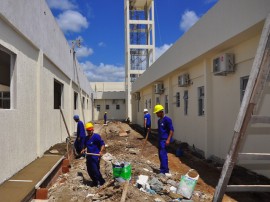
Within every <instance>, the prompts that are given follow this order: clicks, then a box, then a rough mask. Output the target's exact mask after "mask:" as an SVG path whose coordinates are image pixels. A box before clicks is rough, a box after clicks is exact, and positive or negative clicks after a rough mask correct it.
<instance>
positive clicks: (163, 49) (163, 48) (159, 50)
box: [155, 44, 172, 60]
mask: <svg viewBox="0 0 270 202" xmlns="http://www.w3.org/2000/svg"><path fill="white" fill-rule="evenodd" d="M171 46H172V44H164V45H163V46H160V47H156V48H155V51H156V60H157V59H158V58H159V57H160V56H161V55H162V54H163V53H165V52H166V50H168V49H169V48H170V47H171Z"/></svg>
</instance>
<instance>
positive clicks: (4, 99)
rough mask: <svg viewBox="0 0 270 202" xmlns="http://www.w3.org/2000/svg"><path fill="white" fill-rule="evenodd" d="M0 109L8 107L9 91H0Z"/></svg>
mask: <svg viewBox="0 0 270 202" xmlns="http://www.w3.org/2000/svg"><path fill="white" fill-rule="evenodd" d="M0 109H10V93H9V92H0Z"/></svg>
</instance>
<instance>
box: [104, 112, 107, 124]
mask: <svg viewBox="0 0 270 202" xmlns="http://www.w3.org/2000/svg"><path fill="white" fill-rule="evenodd" d="M103 118H104V124H107V112H105V113H104V116H103Z"/></svg>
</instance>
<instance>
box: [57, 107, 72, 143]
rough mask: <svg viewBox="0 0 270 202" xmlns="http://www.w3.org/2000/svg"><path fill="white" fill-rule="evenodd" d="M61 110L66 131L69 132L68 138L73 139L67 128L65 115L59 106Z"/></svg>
mask: <svg viewBox="0 0 270 202" xmlns="http://www.w3.org/2000/svg"><path fill="white" fill-rule="evenodd" d="M59 109H60V112H61V115H62V118H63V121H64V124H65V127H66V131H67V134H68V137H69V138H71V137H70V133H69V130H68V127H67V123H66V119H65V117H64V114H63V111H62V109H61V106H59Z"/></svg>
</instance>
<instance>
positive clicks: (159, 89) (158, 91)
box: [154, 83, 164, 94]
mask: <svg viewBox="0 0 270 202" xmlns="http://www.w3.org/2000/svg"><path fill="white" fill-rule="evenodd" d="M163 92H164V87H163V83H156V84H155V86H154V93H155V94H162V93H163Z"/></svg>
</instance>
